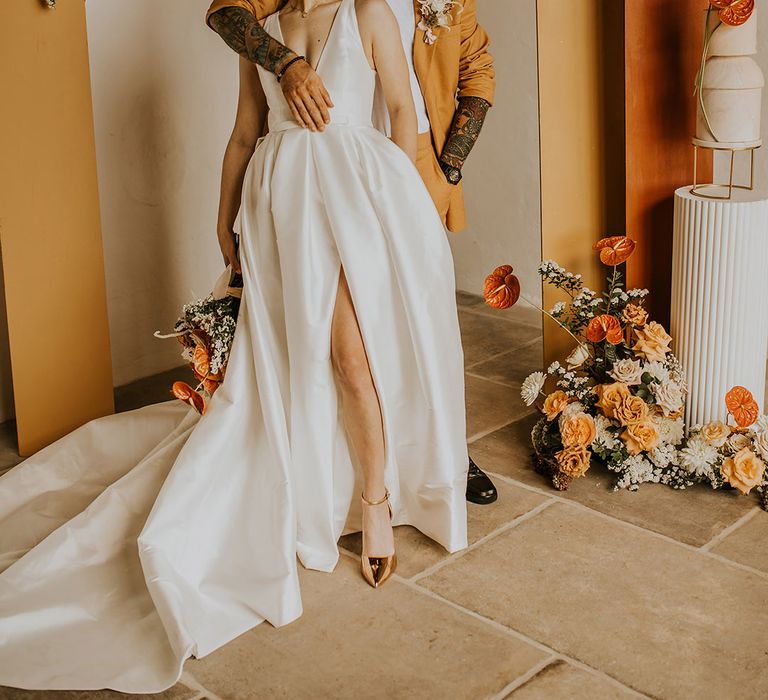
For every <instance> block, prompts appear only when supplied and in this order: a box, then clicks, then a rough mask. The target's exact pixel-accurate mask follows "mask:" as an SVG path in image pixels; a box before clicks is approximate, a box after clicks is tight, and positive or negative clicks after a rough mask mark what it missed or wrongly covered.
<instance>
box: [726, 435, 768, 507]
mask: <svg viewBox="0 0 768 700" xmlns="http://www.w3.org/2000/svg"><path fill="white" fill-rule="evenodd" d="M720 471H721V472H722V473H723V476H724V477H725V479H726V481H727V482H728V483H729V484H730V485H731V486H733V488H735V489H738V490H739V491H741V493H743V494H745V495H746V494H748V493H749V492H750V491H751V490H752V489H753V488H754V487H755V486H759V485H760V482H762V480H763V473H764V472H765V462H763V460H762V459H760V458H759V457H758V456H757V455H756V454H755V453H754V452H752V450H750V449H749V448H748V447H744V448H742V449H741V450H739V451H738V452H737V453H736V454H735V455H733V457H727V458H726V459H725V460H724V461H723V464H722V466H721V467H720Z"/></svg>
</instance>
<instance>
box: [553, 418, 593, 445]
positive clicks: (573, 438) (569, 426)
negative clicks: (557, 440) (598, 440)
mask: <svg viewBox="0 0 768 700" xmlns="http://www.w3.org/2000/svg"><path fill="white" fill-rule="evenodd" d="M595 434H596V428H595V421H594V420H592V416H590V415H588V414H586V413H584V412H580V413H576V414H574V415H572V416H569V417H568V418H566V419H565V420H563V421H561V422H560V437H561V438H562V440H563V445H564V446H565V447H571V446H573V445H584V446H587V445H591V444H592V441H593V440H594V439H595Z"/></svg>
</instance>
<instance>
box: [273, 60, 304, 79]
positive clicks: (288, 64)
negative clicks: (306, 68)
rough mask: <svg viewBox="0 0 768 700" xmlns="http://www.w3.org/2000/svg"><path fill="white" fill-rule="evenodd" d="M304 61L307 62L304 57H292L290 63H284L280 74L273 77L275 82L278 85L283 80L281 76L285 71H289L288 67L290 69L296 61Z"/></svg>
mask: <svg viewBox="0 0 768 700" xmlns="http://www.w3.org/2000/svg"><path fill="white" fill-rule="evenodd" d="M306 60H307V59H306V57H304V56H294V57H293V58H292V59H291V60H290V61H288V63H286V64H285V65H284V66H283V70H281V71H280V73H279V74H278V75H276V76H275V77H276V78H277V82H278V83H279V82H280V81H281V80H282V79H283V76H284V75H285V72H286V71H287V70H288V69H289V68H290V67H291V66H292V65H293V64H294V63H296V62H297V61H306Z"/></svg>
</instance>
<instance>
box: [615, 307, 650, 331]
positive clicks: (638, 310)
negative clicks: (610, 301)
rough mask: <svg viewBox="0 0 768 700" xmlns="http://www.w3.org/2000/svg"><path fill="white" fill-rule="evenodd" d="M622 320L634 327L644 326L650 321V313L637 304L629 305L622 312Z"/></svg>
mask: <svg viewBox="0 0 768 700" xmlns="http://www.w3.org/2000/svg"><path fill="white" fill-rule="evenodd" d="M621 320H622V321H624V323H631V324H632V325H633V326H644V325H645V324H646V322H647V321H648V312H647V311H646V310H645V309H644V308H643V307H642V306H638V305H637V304H627V305H626V306H625V307H624V311H622V312H621Z"/></svg>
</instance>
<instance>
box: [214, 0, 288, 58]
mask: <svg viewBox="0 0 768 700" xmlns="http://www.w3.org/2000/svg"><path fill="white" fill-rule="evenodd" d="M209 21H210V25H211V27H213V29H214V30H215V31H216V33H217V34H218V35H219V36H220V37H221V38H222V39H224V41H225V42H226V44H227V46H229V47H230V48H231V49H233V50H234V51H235V52H236V53H238V54H240V55H241V56H242V57H243V58H247V59H248V60H249V61H252V62H253V63H256V64H258V65H260V66H261V67H262V68H266V69H267V70H268V71H270V72H271V73H277V72H278V71H279V70H280V69H281V68H282V67H283V66H284V65H285V64H286V63H288V61H290V60H291V59H292V58H294V57H295V56H296V54H295V53H294V52H293V51H291V50H290V49H289V48H287V47H286V46H283V45H282V44H281V43H280V42H279V41H276V40H275V39H273V38H272V37H271V36H270V35H269V34H267V33H266V32H265V31H264V27H262V26H261V25H260V24H259V23H258V21H257V20H256V18H255V17H254V16H253V15H252V14H251V13H250V12H248V10H245V9H243V8H242V7H224V8H222V9H221V10H219V11H218V12H214V13H213V14H212V15H211V17H210V20H209Z"/></svg>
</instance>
